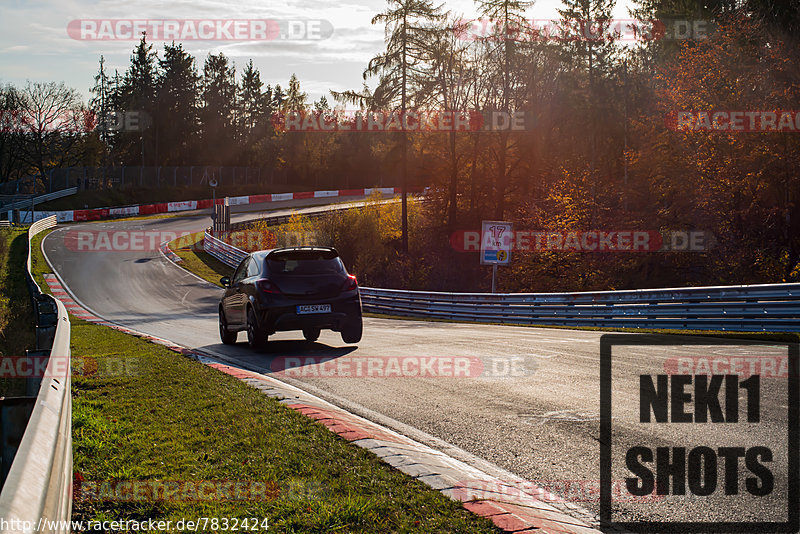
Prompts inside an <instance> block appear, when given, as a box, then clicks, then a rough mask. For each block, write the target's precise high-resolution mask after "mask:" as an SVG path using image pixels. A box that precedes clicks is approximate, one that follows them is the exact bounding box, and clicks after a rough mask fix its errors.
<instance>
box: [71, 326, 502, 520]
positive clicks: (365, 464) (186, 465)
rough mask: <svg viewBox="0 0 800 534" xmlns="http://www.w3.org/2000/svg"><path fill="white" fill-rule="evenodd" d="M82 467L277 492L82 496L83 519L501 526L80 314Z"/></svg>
mask: <svg viewBox="0 0 800 534" xmlns="http://www.w3.org/2000/svg"><path fill="white" fill-rule="evenodd" d="M72 354H73V357H78V356H79V357H81V358H84V361H87V360H88V361H94V362H96V363H97V366H98V369H101V370H102V369H110V370H111V369H114V370H122V371H125V372H124V373H121V374H123V375H124V376H111V375H113V374H114V373H103V372H98V373H96V374H94V375H92V376H91V377H77V378H75V379H74V381H73V385H72V395H73V458H74V460H73V461H74V469H75V471H76V472H79V473H80V474H81V477H82V478H83V479H85V480H88V481H96V482H97V481H107V480H130V481H137V480H160V481H164V480H184V481H200V480H205V481H223V480H231V481H241V482H261V483H265V484H267V485H268V486H272V485H274V487H277V488H279V489H280V492H279V494H278V495H277V496H276V497H274V498H270V499H261V500H256V501H252V502H250V501H233V500H222V501H218V502H213V503H185V502H183V503H182V502H163V501H141V502H117V501H113V500H106V501H99V500H97V499H90V500H80V499H79V500H77V501H75V503H74V505H73V519H84V520H87V519H103V518H129V519H132V518H139V519H141V518H150V517H152V518H159V519H165V520H167V519H172V520H177V519H180V518H183V517H186V518H190V517H204V516H206V517H214V516H216V517H242V518H243V517H262V518H263V517H267V518H269V523H270V528H271V530H272V531H274V532H336V531H340V532H497V530H495V529H494V527H493V526H492V525H491V523H490V522H489V521H488V520H484V519H482V518H479V517H477V516H473V515H472V514H470V513H469V512H467V511H466V510H464V509H463V508H461V506H460V505H459V504H458V503H455V502H453V501H451V500H449V499H448V498H447V497H445V496H444V495H442V494H440V493H439V492H437V491H434V490H432V489H430V488H428V487H427V486H425V485H424V484H422V483H420V482H418V481H415V480H414V479H412V478H411V477H408V476H407V475H404V474H403V473H400V472H399V471H396V470H395V469H393V468H391V467H390V466H388V465H387V464H384V463H383V462H381V461H380V460H379V459H378V458H377V457H376V456H375V455H373V454H372V453H370V452H368V451H366V450H363V449H361V448H359V447H356V446H354V445H352V444H349V443H347V442H346V441H344V440H343V439H341V438H339V437H338V436H336V435H335V434H333V433H331V432H329V431H328V430H327V429H326V428H324V427H323V426H322V425H321V424H319V423H316V422H314V421H312V420H311V419H309V418H307V417H305V416H303V415H302V414H300V413H298V412H296V411H293V410H291V409H288V408H286V407H285V406H283V405H282V404H280V403H279V402H278V401H276V400H275V399H272V398H269V397H267V396H265V395H263V394H262V393H260V392H259V391H258V390H256V389H253V388H251V387H249V386H247V385H246V384H244V383H243V382H241V381H239V380H237V379H235V378H233V377H231V376H228V375H226V374H223V373H221V372H219V371H216V370H214V369H212V368H209V367H207V366H205V365H202V364H200V363H198V362H195V361H193V360H190V359H187V358H184V357H181V356H178V355H176V354H175V353H173V352H171V351H169V350H168V349H166V348H164V347H161V346H159V345H155V344H151V343H148V342H146V341H144V340H141V339H138V338H135V337H132V336H129V335H126V334H123V333H121V332H117V331H114V330H111V329H109V328H106V327H102V326H97V325H93V324H89V323H86V322H83V321H73V327H72Z"/></svg>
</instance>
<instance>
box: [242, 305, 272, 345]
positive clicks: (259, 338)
mask: <svg viewBox="0 0 800 534" xmlns="http://www.w3.org/2000/svg"><path fill="white" fill-rule="evenodd" d="M247 343H248V344H249V345H250V348H253V349H258V350H260V349H263V348H265V347H266V346H267V333H266V332H265V331H264V330H263V329H262V328H260V327H259V326H258V320H257V319H256V312H254V311H253V308H247Z"/></svg>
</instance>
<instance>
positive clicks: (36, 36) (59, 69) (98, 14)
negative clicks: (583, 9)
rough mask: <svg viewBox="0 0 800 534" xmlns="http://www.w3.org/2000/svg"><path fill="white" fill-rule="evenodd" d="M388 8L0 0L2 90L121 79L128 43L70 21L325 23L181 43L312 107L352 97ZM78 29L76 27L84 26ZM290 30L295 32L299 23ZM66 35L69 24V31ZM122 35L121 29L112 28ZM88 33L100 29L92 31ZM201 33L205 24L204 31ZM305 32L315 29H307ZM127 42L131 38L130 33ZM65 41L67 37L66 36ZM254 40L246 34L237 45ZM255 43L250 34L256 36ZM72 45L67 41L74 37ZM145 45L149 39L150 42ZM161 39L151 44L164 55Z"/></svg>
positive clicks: (550, 5) (83, 88)
mask: <svg viewBox="0 0 800 534" xmlns="http://www.w3.org/2000/svg"><path fill="white" fill-rule="evenodd" d="M628 2H629V0H620V1H619V2H618V5H617V6H616V7H615V9H614V16H615V17H618V18H628V16H627V11H626V8H627V5H628ZM560 6H561V0H538V1H537V2H536V3H535V5H534V6H533V7H532V8H530V9H529V10H528V12H527V13H526V16H527V17H528V18H533V19H552V18H555V17H556V16H557V12H556V9H558V8H559V7H560ZM443 7H444V9H445V10H450V11H451V12H452V13H454V14H456V15H459V16H463V17H465V18H469V19H471V18H474V17H476V9H475V5H474V3H473V2H472V1H471V0H451V1H448V2H445V3H444V4H443ZM385 8H386V3H385V1H384V0H342V1H331V0H269V1H265V0H173V1H170V2H165V1H158V0H139V1H135V2H134V1H128V0H113V1H109V0H102V1H92V0H48V1H43V0H0V84H5V83H12V84H14V85H17V86H24V85H25V83H26V82H27V81H28V80H30V81H34V82H48V81H55V82H61V81H63V82H64V83H65V84H66V85H68V86H71V87H73V88H75V89H76V90H77V91H78V92H79V93H80V94H81V95H83V98H84V99H85V100H88V98H89V89H90V87H91V86H92V85H93V83H94V76H95V74H96V73H97V70H98V66H99V59H100V56H101V55H103V56H104V57H105V60H106V67H107V68H108V72H109V73H110V74H112V75H113V73H114V70H115V69H116V70H119V72H120V74H122V73H124V71H125V70H126V69H127V68H128V65H129V64H130V56H131V52H132V50H133V48H134V46H135V45H136V44H137V42H138V37H136V38H135V39H129V40H128V39H113V40H92V39H80V38H79V37H80V30H79V29H78V30H76V31H75V32H68V27H69V25H70V23H71V22H72V24H73V25H75V24H77V25H78V26H77V28H80V24H81V23H80V22H73V21H103V20H115V21H119V20H124V21H131V20H144V19H148V20H184V21H185V20H189V21H196V22H195V24H198V22H197V21H217V20H230V19H235V20H243V21H253V20H263V19H267V20H276V21H319V20H324V21H327V22H328V23H330V26H331V27H332V29H333V31H332V34H331V35H330V37H328V38H325V39H280V38H276V39H260V40H215V41H208V40H199V39H197V40H182V42H183V45H184V48H185V49H186V50H188V51H189V52H190V53H191V54H192V55H194V56H195V58H196V59H197V62H198V65H197V68H198V71H202V64H203V61H204V59H205V57H206V55H207V54H209V53H214V54H216V53H219V52H222V53H224V54H225V55H226V56H228V57H229V58H230V59H231V60H232V61H233V62H234V64H235V65H236V67H237V79H238V74H239V73H240V72H241V70H242V69H243V68H244V66H245V64H246V63H247V62H248V61H249V60H250V59H252V60H253V64H254V65H255V67H257V68H258V69H259V71H260V72H261V79H262V81H263V82H264V83H265V84H267V83H269V84H271V85H275V84H276V83H278V84H280V85H281V86H282V87H286V86H287V85H288V80H289V78H290V76H291V75H292V74H293V73H294V74H296V75H297V77H298V79H299V80H300V86H301V89H302V90H303V91H306V92H307V93H308V95H309V99H310V101H313V100H317V99H318V98H319V97H320V96H321V95H326V96H327V97H328V100H329V101H330V100H331V98H330V95H329V92H328V91H329V90H334V91H342V90H346V89H356V90H358V89H360V88H361V86H362V83H363V77H362V73H363V71H364V67H365V66H366V65H367V62H368V61H369V60H370V58H372V57H373V56H374V55H375V54H377V53H379V52H381V51H382V50H383V48H384V29H383V27H382V26H379V25H372V24H371V19H372V17H373V16H375V15H376V14H377V13H379V12H381V11H382V10H384V9H385ZM87 24H89V23H86V22H84V23H83V27H84V28H87V27H88V28H90V35H91V26H87ZM297 24H300V22H298V23H297ZM73 27H74V26H73ZM120 27H121V28H122V30H123V31H124V30H125V29H127V27H125V26H120ZM96 28H97V30H96V31H102V28H101V26H100V23H97V26H96ZM206 28H208V26H206ZM312 28H313V26H312ZM130 33H131V35H134V33H133V32H132V31H131V32H130ZM71 35H72V36H71ZM250 35H253V34H252V33H247V34H246V35H245V37H247V36H250ZM256 35H257V34H256ZM73 36H74V37H78V38H74V37H73ZM148 40H149V39H148ZM164 43H165V41H153V44H154V50H158V51H159V56H161V55H162V52H163V45H164Z"/></svg>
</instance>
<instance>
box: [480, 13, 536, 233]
mask: <svg viewBox="0 0 800 534" xmlns="http://www.w3.org/2000/svg"><path fill="white" fill-rule="evenodd" d="M476 3H477V4H478V10H479V11H480V13H481V14H482V15H484V16H485V17H488V18H489V19H490V21H492V22H494V23H495V24H494V27H495V33H494V34H493V35H490V36H489V39H491V40H494V41H499V43H500V50H499V52H500V56H501V58H500V60H501V65H502V66H501V80H502V82H501V83H502V96H501V100H500V106H499V107H500V111H502V112H504V113H506V114H508V113H510V111H511V108H512V105H513V103H514V102H513V100H514V98H513V97H514V82H513V73H514V70H515V67H516V66H517V65H518V61H517V60H518V57H519V56H518V54H517V39H518V36H519V35H520V32H521V30H522V29H523V28H524V27H525V25H526V23H525V10H526V9H527V8H529V7H531V6H532V5H533V2H528V1H523V0H477V2H476ZM508 140H509V134H508V132H500V133H499V142H500V143H499V148H498V152H497V176H496V179H495V217H497V218H498V219H502V218H503V216H504V212H505V198H506V188H507V186H508V179H509V163H508V161H507V159H508V158H507V156H508V148H509V147H508Z"/></svg>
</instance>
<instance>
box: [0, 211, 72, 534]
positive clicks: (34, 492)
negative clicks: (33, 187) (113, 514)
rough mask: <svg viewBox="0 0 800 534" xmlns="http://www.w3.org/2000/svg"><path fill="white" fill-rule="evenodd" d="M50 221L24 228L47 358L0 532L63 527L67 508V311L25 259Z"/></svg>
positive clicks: (2, 501) (4, 495) (3, 501)
mask: <svg viewBox="0 0 800 534" xmlns="http://www.w3.org/2000/svg"><path fill="white" fill-rule="evenodd" d="M55 224H56V218H55V216H52V217H48V218H47V219H43V220H40V221H37V222H36V223H34V224H33V225H31V227H30V229H29V230H28V265H27V279H28V286H29V288H30V289H31V298H32V299H33V301H34V306H35V311H36V318H37V323H36V329H37V335H36V340H37V341H36V344H37V347H36V348H37V349H38V351H49V354H50V359H49V361H48V365H47V368H46V371H45V373H44V377H42V378H41V385H40V387H39V389H38V394H37V396H36V399H35V405H34V407H33V411H32V413H31V415H30V419H29V420H28V424H27V426H26V428H25V432H24V434H23V436H22V440H21V442H20V443H19V447H18V449H17V451H16V454H15V456H14V461H13V463H12V464H11V468H10V470H9V472H8V476H7V477H6V480H5V483H4V484H3V488H2V491H1V492H0V518H2V519H3V523H2V525H0V528H2V527H3V526H5V528H2V530H0V531H2V532H20V531H21V528H20V527H19V525H21V524H26V523H24V522H27V524H29V525H34V526H33V527H32V530H31V531H33V529H36V527H37V526H42V528H41V529H39V530H38V531H40V532H69V526H68V521H69V519H70V514H71V511H72V486H71V484H72V396H71V394H70V385H71V373H72V370H71V366H70V365H69V356H70V348H69V344H70V324H69V317H68V315H67V310H66V309H65V308H64V305H63V304H61V302H60V301H58V300H56V299H54V298H53V297H52V296H50V295H47V294H43V293H42V292H41V290H40V289H39V286H38V285H37V284H36V281H35V280H34V279H33V276H32V275H31V260H30V239H31V237H33V236H34V235H36V234H37V233H39V232H41V231H42V230H45V229H47V228H50V227H52V226H54V225H55ZM51 312H52V313H51ZM50 323H52V324H50ZM53 356H57V357H53ZM65 360H66V365H65ZM65 367H66V368H65ZM15 520H16V521H15ZM40 522H41V523H40ZM45 522H51V523H50V524H46V523H45ZM64 522H66V523H64Z"/></svg>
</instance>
